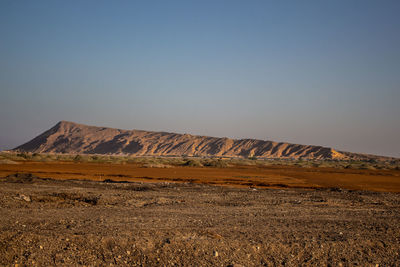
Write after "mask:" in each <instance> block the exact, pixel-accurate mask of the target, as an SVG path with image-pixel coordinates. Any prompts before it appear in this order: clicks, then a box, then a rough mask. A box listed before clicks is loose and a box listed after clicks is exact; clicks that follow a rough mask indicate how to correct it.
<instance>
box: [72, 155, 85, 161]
mask: <svg viewBox="0 0 400 267" xmlns="http://www.w3.org/2000/svg"><path fill="white" fill-rule="evenodd" d="M82 159H83V158H82V156H81V155H76V156H75V157H74V161H75V162H80V161H82Z"/></svg>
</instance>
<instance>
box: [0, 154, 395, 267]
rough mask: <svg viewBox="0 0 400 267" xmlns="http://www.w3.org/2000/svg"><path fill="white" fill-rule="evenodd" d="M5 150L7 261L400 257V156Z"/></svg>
mask: <svg viewBox="0 0 400 267" xmlns="http://www.w3.org/2000/svg"><path fill="white" fill-rule="evenodd" d="M1 157H2V158H1V162H2V164H0V192H1V195H0V206H1V208H0V227H1V234H0V265H13V264H17V265H18V266H35V265H37V266H44V265H49V264H50V265H57V266H71V265H86V266H110V265H114V266H192V265H196V266H277V265H284V266H304V265H306V266H307V265H312V266H315V265H324V266H325V265H326V266H328V265H330V266H354V265H360V266H376V264H378V265H380V266H396V265H399V264H400V260H399V259H400V256H399V253H400V245H399V244H400V228H399V225H400V212H399V211H400V195H399V192H400V171H399V170H398V166H397V165H395V164H397V163H393V162H389V163H388V162H372V163H371V162H338V161H326V162H325V161H293V162H291V161H279V160H276V161H260V160H234V159H223V160H221V159H195V158H131V157H109V156H98V155H89V156H87V155H50V154H49V155H46V154H13V153H7V152H6V153H3V154H1ZM324 166H325V167H324Z"/></svg>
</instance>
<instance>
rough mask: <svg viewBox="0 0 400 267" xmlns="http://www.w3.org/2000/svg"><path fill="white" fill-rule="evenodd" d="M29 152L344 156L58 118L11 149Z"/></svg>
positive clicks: (275, 144)
mask: <svg viewBox="0 0 400 267" xmlns="http://www.w3.org/2000/svg"><path fill="white" fill-rule="evenodd" d="M14 150H15V151H21V152H33V153H69V154H110V155H134V156H184V155H186V156H201V157H203V156H204V157H214V156H217V157H253V156H254V157H258V158H293V159H297V158H309V159H345V158H347V156H346V155H344V154H343V153H341V152H338V151H336V150H334V149H332V148H327V147H322V146H312V145H298V144H289V143H278V142H273V141H263V140H256V139H230V138H226V137H224V138H217V137H209V136H197V135H190V134H177V133H166V132H152V131H142V130H120V129H114V128H106V127H96V126H88V125H84V124H78V123H74V122H69V121H60V122H59V123H57V124H56V125H55V126H54V127H53V128H51V129H49V130H47V131H46V132H44V133H43V134H41V135H39V136H37V137H36V138H34V139H32V140H31V141H29V142H27V143H25V144H23V145H21V146H18V147H17V148H15V149H14Z"/></svg>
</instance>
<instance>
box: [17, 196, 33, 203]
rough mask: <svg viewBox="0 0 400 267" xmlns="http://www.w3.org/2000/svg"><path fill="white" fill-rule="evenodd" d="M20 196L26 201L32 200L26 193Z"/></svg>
mask: <svg viewBox="0 0 400 267" xmlns="http://www.w3.org/2000/svg"><path fill="white" fill-rule="evenodd" d="M18 198H19V199H21V200H24V201H26V202H31V201H32V200H31V197H30V196H25V195H23V194H20V195H19V196H18Z"/></svg>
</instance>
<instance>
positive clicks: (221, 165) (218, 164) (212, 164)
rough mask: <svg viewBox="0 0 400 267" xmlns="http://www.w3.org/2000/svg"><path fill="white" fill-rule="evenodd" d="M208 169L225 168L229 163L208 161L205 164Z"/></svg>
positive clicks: (220, 160)
mask: <svg viewBox="0 0 400 267" xmlns="http://www.w3.org/2000/svg"><path fill="white" fill-rule="evenodd" d="M203 165H204V166H206V167H215V168H225V167H228V163H227V162H225V161H224V160H222V159H217V160H208V161H206V162H204V164H203Z"/></svg>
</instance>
